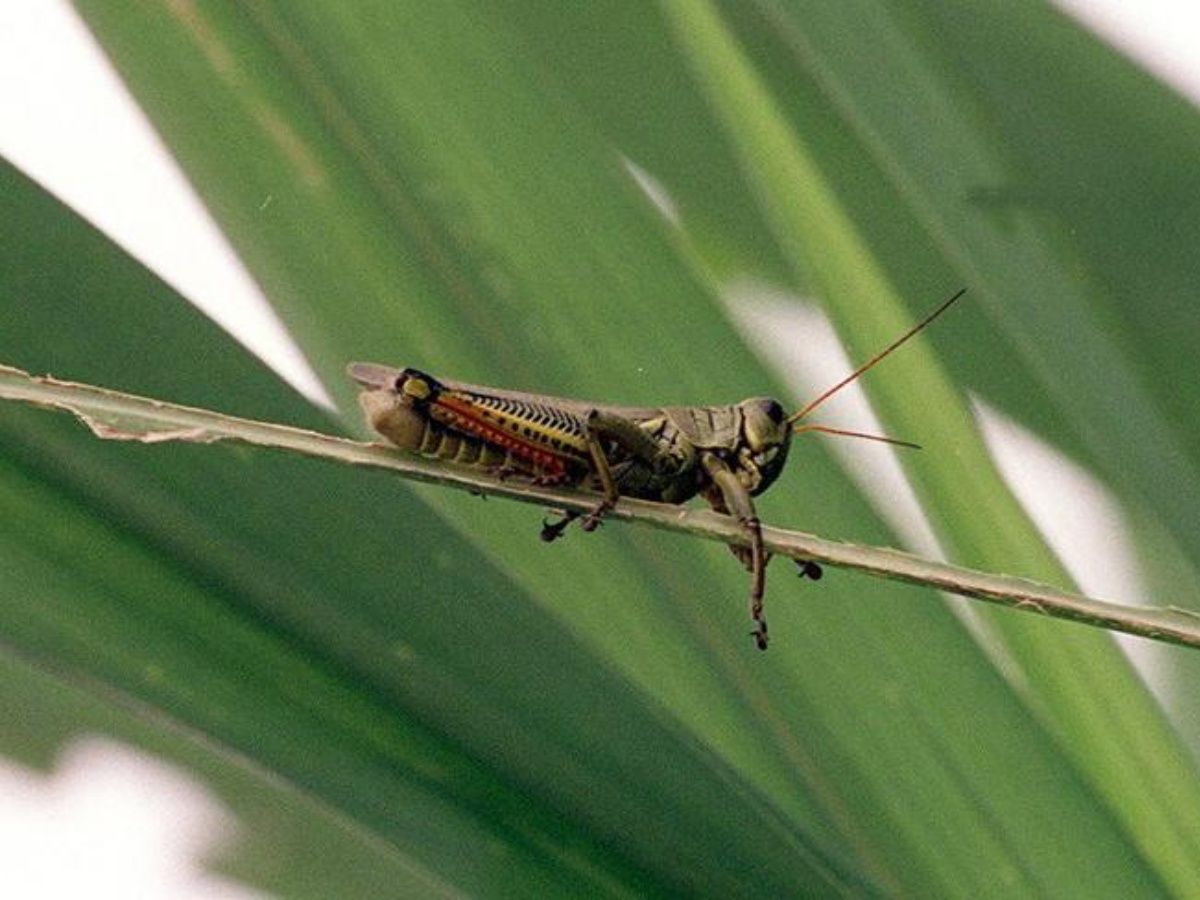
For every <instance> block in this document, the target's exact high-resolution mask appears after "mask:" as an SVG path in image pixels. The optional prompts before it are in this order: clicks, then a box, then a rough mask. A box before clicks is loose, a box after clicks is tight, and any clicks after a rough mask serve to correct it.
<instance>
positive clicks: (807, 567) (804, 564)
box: [796, 559, 825, 581]
mask: <svg viewBox="0 0 1200 900" xmlns="http://www.w3.org/2000/svg"><path fill="white" fill-rule="evenodd" d="M796 568H797V569H798V570H799V571H798V572H797V573H796V574H797V575H799V576H800V577H801V578H811V579H812V580H813V581H820V580H821V576H822V575H824V574H825V570H824V569H822V568H821V567H820V566H819V565H817V564H816V563H815V562H813V561H812V560H811V559H805V560H799V559H798V560H796Z"/></svg>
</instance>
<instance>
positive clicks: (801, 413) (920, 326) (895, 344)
mask: <svg viewBox="0 0 1200 900" xmlns="http://www.w3.org/2000/svg"><path fill="white" fill-rule="evenodd" d="M966 292H967V289H966V288H963V289H961V290H960V291H958V292H957V293H956V294H955V295H954V296H953V297H951V298H950V299H949V300H947V301H946V302H944V303H943V304H942V305H941V306H939V307H938V308H937V309H935V310H934V311H933V312H931V313H930V314H929V315H927V316H926V317H925V318H924V319H922V320H921V321H920V322H918V323H917V324H916V325H914V326H913V327H912V328H910V329H909V330H908V331H906V332H904V334H902V335H900V337H898V338H897V339H896V340H894V341H892V343H890V344H888V345H887V346H886V347H884V348H883V349H882V350H880V351H879V352H878V353H876V354H875V355H874V356H872V357H871V358H870V359H868V360H867V361H866V362H865V363H863V364H862V365H861V366H859V367H858V368H857V369H855V370H854V371H853V372H851V373H850V374H849V375H847V376H846V377H845V378H843V379H842V380H841V381H839V382H838V383H837V384H835V385H834V386H833V387H831V388H830V389H829V390H827V391H826V392H825V393H823V394H821V396H819V397H817V399H815V400H813V401H812V402H811V403H809V404H808V405H807V406H805V407H804V408H803V409H800V410H798V411H797V412H794V413H792V415H790V416H788V418H787V421H788V422H789V423H792V430H793V431H794V432H796V433H797V434H799V433H800V432H803V431H818V432H822V433H824V434H840V435H844V436H845V437H857V438H865V439H866V440H869V441H882V442H883V443H885V444H896V445H897V446H900V447H912V448H915V449H920V448H919V446H918V445H917V444H912V443H909V442H908V441H899V440H896V439H895V438H890V437H885V436H884V435H879V434H864V433H863V432H861V431H845V430H843V429H840V428H830V427H828V426H826V425H800V424H796V423H798V422H799V420H800V419H803V418H804V417H805V416H807V415H808V414H809V413H811V412H812V411H813V410H814V409H816V408H817V407H818V406H820V405H821V404H822V403H824V402H825V401H826V400H828V399H829V398H830V397H832V396H833V395H834V394H836V393H837V392H838V391H840V390H841V389H842V388H844V387H845V386H846V385H848V384H850V383H852V382H853V381H855V380H856V379H857V378H858V377H859V376H860V375H863V374H864V373H866V372H867V371H869V370H870V369H872V368H874V367H875V366H876V365H877V364H878V363H880V362H882V361H883V359H884V358H885V357H886V356H889V355H890V354H891V353H892V352H893V351H894V350H897V349H898V348H899V347H900V345H901V344H903V343H905V342H906V341H907V340H908V339H909V338H911V337H913V336H915V335H916V334H918V333H919V332H921V331H923V330H924V329H925V328H927V327H928V326H929V325H930V324H931V323H932V322H933V320H934V319H936V318H937V317H938V316H940V315H941V314H942V313H944V312H945V311H946V310H948V309H949V308H950V307H951V306H952V305H953V304H954V302H955V301H956V300H958V299H959V298H960V297H961V296H962V295H963V294H965V293H966Z"/></svg>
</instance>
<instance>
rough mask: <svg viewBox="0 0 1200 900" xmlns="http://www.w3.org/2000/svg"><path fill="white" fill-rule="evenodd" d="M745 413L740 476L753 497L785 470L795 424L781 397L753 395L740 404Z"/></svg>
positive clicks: (739, 468)
mask: <svg viewBox="0 0 1200 900" xmlns="http://www.w3.org/2000/svg"><path fill="white" fill-rule="evenodd" d="M738 409H739V410H741V413H742V439H741V441H740V442H739V447H738V452H737V468H738V472H737V475H738V479H739V480H740V481H741V482H742V484H744V485H745V487H746V490H748V491H749V492H750V493H751V495H752V496H757V495H759V494H761V493H762V492H763V491H765V490H766V489H767V488H769V487H770V486H771V485H772V484H773V483H774V481H775V479H776V478H778V477H779V473H780V472H782V471H783V464H784V463H785V462H786V461H787V452H788V447H790V446H791V443H792V426H791V425H790V424H789V423H788V421H787V413H786V412H785V411H784V409H783V405H782V404H781V403H780V402H779V401H778V400H772V399H771V398H770V397H752V398H751V399H749V400H743V401H742V402H741V403H739V404H738Z"/></svg>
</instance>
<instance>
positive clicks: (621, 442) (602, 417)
mask: <svg viewBox="0 0 1200 900" xmlns="http://www.w3.org/2000/svg"><path fill="white" fill-rule="evenodd" d="M584 439H585V440H586V441H587V447H588V453H589V454H590V456H591V458H592V469H593V471H594V472H595V474H596V477H597V478H598V479H599V480H600V489H601V490H602V491H603V493H604V499H603V500H601V501H600V502H599V503H597V504H596V506H595V508H593V509H592V511H591V512H588V513H584V514H581V513H574V512H567V513H563V517H562V518H561V519H560V520H559V521H557V522H553V523H545V524H543V525H542V540H544V541H553V540H555V539H556V538H558V537H561V536H562V533H563V531H565V530H566V527H567V526H568V525H570V524H571V522H573V521H574V520H575V519H578V518H580V516H581V515H582V517H583V521H582V522H580V523H579V525H580V527H581V528H582V529H583V530H584V531H595V530H596V527H597V526H598V525H599V524H600V520H601V519H603V518H604V514H605V513H607V512H608V511H609V510H610V509H612V508H613V506H615V505H616V502H617V500H618V499H619V498H620V496H621V494H620V491H618V490H617V484H616V481H615V479H614V478H613V474H612V467H611V466H610V465H609V463H608V456H607V455H606V454H605V452H604V442H605V441H612V442H613V443H615V444H617V446H619V447H620V448H621V449H622V450H623V451H624V452H625V453H626V454H628V455H629V456H631V457H633V458H634V459H635V460H638V461H639V462H642V463H645V464H646V465H647V466H649V467H650V468H651V469H652V470H655V471H657V470H658V469H659V468H660V467H661V466H662V465H663V464H664V463H665V461H666V459H667V457H666V454H665V453H664V452H663V450H662V448H661V447H660V446H659V445H658V443H657V442H656V441H655V440H654V438H652V437H651V436H650V435H648V434H647V433H646V432H645V431H643V430H642V429H641V428H639V427H638V425H637V423H635V422H632V421H630V420H629V419H626V418H623V417H621V416H617V415H613V414H612V413H607V412H603V411H601V410H598V409H593V410H591V411H590V412H589V413H588V415H587V418H586V419H585V421H584Z"/></svg>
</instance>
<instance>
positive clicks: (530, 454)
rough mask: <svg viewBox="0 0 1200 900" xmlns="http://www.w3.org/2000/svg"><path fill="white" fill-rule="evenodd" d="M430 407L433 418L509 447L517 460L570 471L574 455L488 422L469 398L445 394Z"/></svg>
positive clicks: (552, 471) (558, 472)
mask: <svg viewBox="0 0 1200 900" xmlns="http://www.w3.org/2000/svg"><path fill="white" fill-rule="evenodd" d="M430 406H431V407H432V410H433V411H434V412H435V416H434V418H436V419H439V420H441V422H442V424H443V425H448V426H450V427H451V428H455V429H457V430H459V431H462V432H464V433H465V434H469V435H472V436H473V437H477V438H480V439H481V440H484V441H487V442H488V443H489V444H492V445H493V446H496V447H499V448H501V449H503V450H507V451H508V452H509V453H511V454H512V455H513V456H515V457H516V458H517V459H521V460H524V461H525V462H528V463H530V464H532V465H534V466H536V467H537V468H539V469H541V470H543V471H544V472H545V473H546V474H547V475H552V476H561V475H566V474H567V462H568V461H569V460H570V459H571V457H567V456H565V455H563V454H560V453H556V452H555V451H553V450H549V449H547V448H546V447H543V446H542V445H541V444H537V443H534V442H533V441H530V440H527V439H525V438H522V437H518V436H517V435H515V434H511V433H509V432H507V431H505V430H504V429H502V428H500V427H499V426H497V425H494V424H492V423H491V422H487V421H485V420H484V419H483V418H482V417H481V415H480V413H479V411H478V410H477V409H476V408H475V407H474V406H472V405H471V403H470V402H469V401H466V400H461V399H459V398H458V397H447V396H445V395H443V396H439V397H438V398H437V399H436V400H435V401H433V403H431V404H430ZM437 413H440V415H437Z"/></svg>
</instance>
